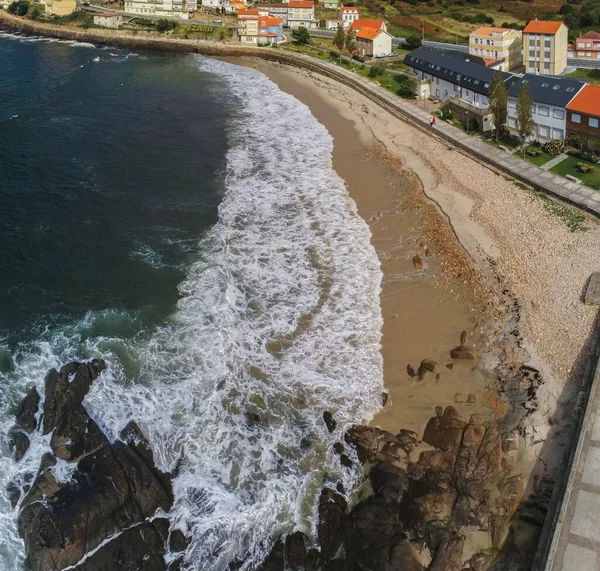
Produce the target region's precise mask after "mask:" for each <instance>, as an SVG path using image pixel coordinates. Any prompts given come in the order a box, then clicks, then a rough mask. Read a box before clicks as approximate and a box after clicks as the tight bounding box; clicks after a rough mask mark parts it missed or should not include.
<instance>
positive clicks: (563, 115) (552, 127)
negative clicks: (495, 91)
mask: <svg viewBox="0 0 600 571" xmlns="http://www.w3.org/2000/svg"><path fill="white" fill-rule="evenodd" d="M523 84H526V85H527V87H528V88H529V93H530V94H531V97H532V99H533V106H532V113H533V120H534V122H535V131H534V133H533V135H532V136H531V139H533V140H537V141H550V140H552V139H564V138H565V135H566V129H567V110H566V107H567V105H568V104H569V102H570V101H571V100H572V99H573V98H574V97H575V96H576V95H577V94H578V93H579V91H581V89H582V87H583V86H584V85H585V82H583V81H580V80H577V79H566V78H564V77H550V76H543V75H535V74H531V73H526V74H525V75H524V76H523V77H520V78H518V80H517V81H516V82H515V83H514V84H513V85H512V86H511V87H510V89H509V90H508V121H507V125H508V128H509V129H510V130H511V131H512V132H513V133H514V134H517V133H516V128H517V103H518V101H519V90H520V89H521V86H522V85H523Z"/></svg>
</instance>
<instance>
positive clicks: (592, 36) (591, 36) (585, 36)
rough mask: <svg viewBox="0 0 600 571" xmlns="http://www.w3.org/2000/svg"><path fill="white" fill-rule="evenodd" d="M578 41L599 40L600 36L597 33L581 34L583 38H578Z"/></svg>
mask: <svg viewBox="0 0 600 571" xmlns="http://www.w3.org/2000/svg"><path fill="white" fill-rule="evenodd" d="M577 39H578V40H600V34H599V33H598V32H588V33H587V34H583V36H579V37H578V38H577Z"/></svg>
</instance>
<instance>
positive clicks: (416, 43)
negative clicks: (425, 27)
mask: <svg viewBox="0 0 600 571" xmlns="http://www.w3.org/2000/svg"><path fill="white" fill-rule="evenodd" d="M405 43H406V45H407V47H408V49H409V50H414V49H417V48H419V47H421V36H419V35H418V34H411V35H410V36H408V37H407V38H406V42H405Z"/></svg>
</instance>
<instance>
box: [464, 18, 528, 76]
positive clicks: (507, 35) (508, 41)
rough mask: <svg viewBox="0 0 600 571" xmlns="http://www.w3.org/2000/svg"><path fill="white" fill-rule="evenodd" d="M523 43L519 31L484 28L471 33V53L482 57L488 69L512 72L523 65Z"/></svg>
mask: <svg viewBox="0 0 600 571" xmlns="http://www.w3.org/2000/svg"><path fill="white" fill-rule="evenodd" d="M521 41H522V34H521V32H519V31H518V30H513V29H511V28H489V27H487V26H483V27H481V28H477V29H476V30H473V31H472V32H471V34H470V36H469V53H470V54H471V55H476V56H479V57H482V58H483V59H484V60H485V63H486V65H488V67H494V68H495V69H499V70H501V71H510V70H511V69H514V68H515V67H518V66H520V65H521V63H522V53H521ZM496 62H498V63H497V64H496Z"/></svg>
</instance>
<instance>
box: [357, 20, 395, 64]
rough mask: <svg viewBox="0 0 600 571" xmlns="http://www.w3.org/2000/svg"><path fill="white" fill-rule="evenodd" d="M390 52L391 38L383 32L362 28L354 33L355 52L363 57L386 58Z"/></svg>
mask: <svg viewBox="0 0 600 571" xmlns="http://www.w3.org/2000/svg"><path fill="white" fill-rule="evenodd" d="M391 51H392V36H391V34H388V33H387V32H386V31H385V30H381V29H378V28H369V27H366V26H365V27H363V28H361V29H360V30H358V31H357V32H356V52H357V53H358V54H360V55H363V56H373V57H380V56H386V55H388V54H389V53H390V52H391Z"/></svg>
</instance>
